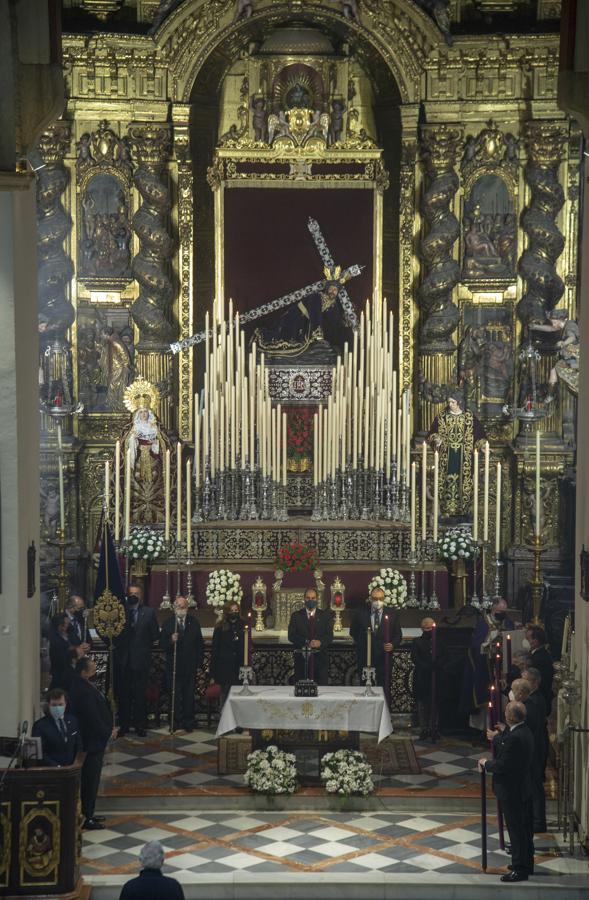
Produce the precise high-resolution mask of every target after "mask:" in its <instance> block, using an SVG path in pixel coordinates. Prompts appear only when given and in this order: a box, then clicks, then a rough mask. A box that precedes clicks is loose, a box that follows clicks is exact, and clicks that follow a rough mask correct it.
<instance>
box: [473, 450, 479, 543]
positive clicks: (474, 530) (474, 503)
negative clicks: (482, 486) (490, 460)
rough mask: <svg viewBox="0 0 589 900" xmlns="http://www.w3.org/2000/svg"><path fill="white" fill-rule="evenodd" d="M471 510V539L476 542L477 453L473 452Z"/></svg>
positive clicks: (477, 510) (477, 529)
mask: <svg viewBox="0 0 589 900" xmlns="http://www.w3.org/2000/svg"><path fill="white" fill-rule="evenodd" d="M472 478H473V509H472V539H473V541H474V542H475V544H476V542H477V539H478V536H479V451H478V450H475V451H474V464H473V474H472Z"/></svg>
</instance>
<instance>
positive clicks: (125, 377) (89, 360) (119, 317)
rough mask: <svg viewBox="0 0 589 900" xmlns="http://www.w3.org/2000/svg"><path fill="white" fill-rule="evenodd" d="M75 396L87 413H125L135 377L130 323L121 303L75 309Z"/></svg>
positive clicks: (131, 326) (131, 325)
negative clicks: (76, 394)
mask: <svg viewBox="0 0 589 900" xmlns="http://www.w3.org/2000/svg"><path fill="white" fill-rule="evenodd" d="M77 351H78V395H79V397H80V400H81V401H82V403H83V404H84V409H85V410H86V412H88V413H101V412H102V413H118V412H124V410H125V407H124V405H123V397H124V393H125V389H126V388H127V386H128V385H129V384H130V383H131V382H132V381H133V378H134V371H135V368H134V346H133V324H132V322H131V318H130V315H129V311H128V309H127V308H126V307H124V306H113V307H102V306H101V307H96V306H82V307H80V310H79V312H78V340H77Z"/></svg>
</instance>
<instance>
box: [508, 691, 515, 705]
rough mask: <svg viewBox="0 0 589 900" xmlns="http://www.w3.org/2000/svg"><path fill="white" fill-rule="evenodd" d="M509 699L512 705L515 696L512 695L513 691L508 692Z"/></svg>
mask: <svg viewBox="0 0 589 900" xmlns="http://www.w3.org/2000/svg"><path fill="white" fill-rule="evenodd" d="M509 699H510V700H511V702H512V703H513V701H514V700H515V694H514V693H513V691H510V692H509Z"/></svg>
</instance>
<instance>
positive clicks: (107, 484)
mask: <svg viewBox="0 0 589 900" xmlns="http://www.w3.org/2000/svg"><path fill="white" fill-rule="evenodd" d="M104 512H105V514H106V518H107V519H109V518H110V516H109V513H110V460H108V459H107V460H106V462H105V463H104Z"/></svg>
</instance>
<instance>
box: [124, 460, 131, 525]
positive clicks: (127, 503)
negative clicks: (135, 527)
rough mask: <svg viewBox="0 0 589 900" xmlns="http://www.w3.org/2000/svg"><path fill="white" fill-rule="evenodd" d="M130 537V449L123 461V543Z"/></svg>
mask: <svg viewBox="0 0 589 900" xmlns="http://www.w3.org/2000/svg"><path fill="white" fill-rule="evenodd" d="M130 536H131V448H130V447H129V448H128V450H127V457H126V459H125V541H128V540H129V538H130Z"/></svg>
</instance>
